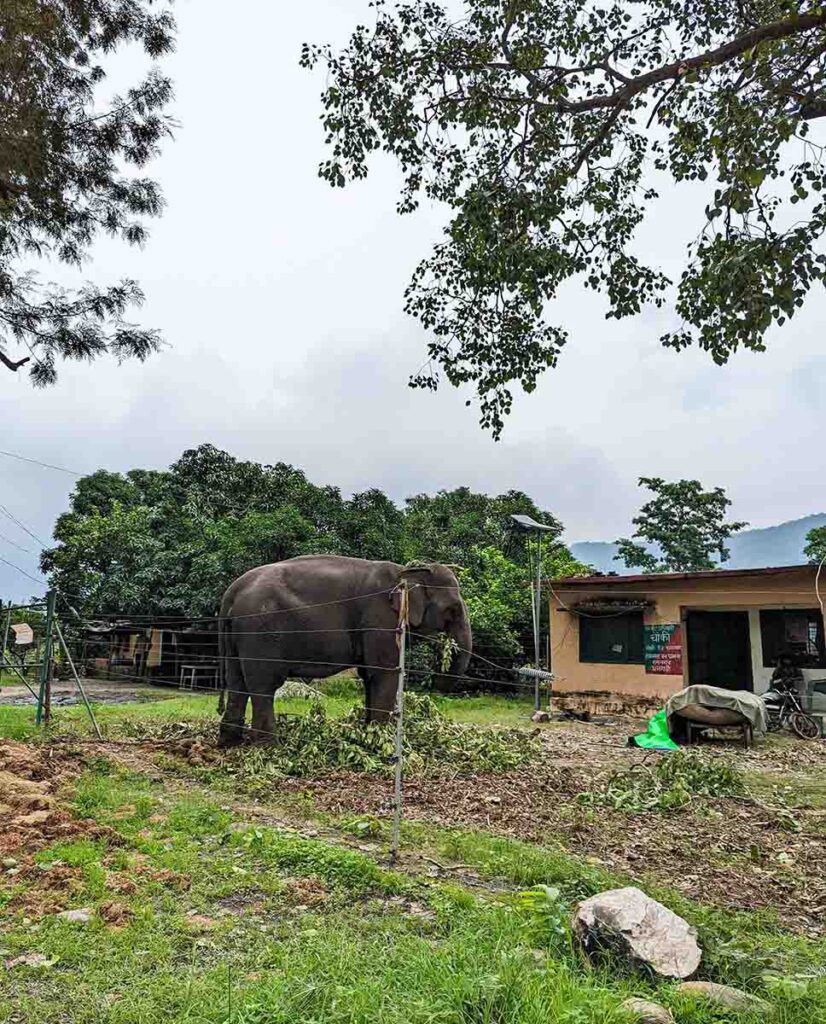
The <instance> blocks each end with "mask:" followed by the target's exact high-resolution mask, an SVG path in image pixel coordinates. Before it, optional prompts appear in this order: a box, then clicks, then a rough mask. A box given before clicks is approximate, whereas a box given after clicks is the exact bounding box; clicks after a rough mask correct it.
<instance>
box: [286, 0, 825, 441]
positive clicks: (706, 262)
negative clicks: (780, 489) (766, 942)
mask: <svg viewBox="0 0 826 1024" xmlns="http://www.w3.org/2000/svg"><path fill="white" fill-rule="evenodd" d="M370 6H371V7H374V8H375V11H376V16H375V23H374V24H373V25H372V26H370V27H368V26H365V25H359V26H358V27H356V28H355V30H354V32H353V34H352V36H351V38H350V40H349V43H348V44H347V46H346V47H345V48H344V49H342V50H340V51H337V50H335V49H333V48H331V47H329V46H316V45H305V47H304V50H303V53H302V64H303V65H304V66H306V67H310V68H311V67H314V66H316V65H317V64H319V63H320V64H322V65H324V66H325V69H326V73H327V85H326V87H325V89H324V92H323V95H322V101H323V108H324V112H323V115H322V120H323V126H324V130H325V132H326V138H327V142H328V144H329V147H330V155H329V158H328V159H326V160H325V161H324V162H323V163H322V164H321V167H320V174H321V176H322V177H323V178H325V179H326V180H327V181H328V182H329V183H330V184H331V185H334V186H343V185H345V184H346V183H347V182H348V181H351V180H353V179H359V178H364V177H365V176H366V175H367V172H368V164H369V161H370V158H371V156H372V155H373V154H374V153H375V152H377V151H384V152H386V153H388V154H390V155H391V156H393V157H395V158H396V159H397V160H398V162H399V164H400V166H401V169H402V171H403V175H404V186H403V189H402V193H401V197H400V200H399V203H398V211H399V212H400V213H410V212H412V211H414V210H415V209H416V208H417V206H418V205H419V203H420V201H421V199H422V197H425V198H426V199H428V200H430V201H435V202H437V203H441V204H444V205H445V206H446V207H447V209H448V211H449V213H450V219H449V222H448V224H447V226H446V227H445V229H444V235H443V238H442V240H441V241H440V242H439V243H438V244H437V245H436V246H435V247H434V249H433V251H432V253H431V254H430V255H429V256H427V257H426V258H425V259H424V260H423V261H422V262H421V263H420V264H419V266H418V268H417V269H416V271H415V272H414V274H413V278H412V280H411V282H410V285H409V287H408V289H407V292H406V300H405V308H406V309H407V311H408V312H409V313H411V314H413V315H414V316H415V317H417V318H418V319H419V320H420V321H421V322H422V324H423V325H424V326H425V327H426V328H427V329H428V331H429V335H430V339H429V341H428V356H429V362H428V363H427V364H426V366H425V369H424V370H423V371H422V372H420V373H419V374H417V375H416V376H415V377H414V378H413V380H412V383H413V384H414V385H416V386H420V387H428V388H435V387H436V386H438V381H439V376H440V372H441V373H443V374H444V375H445V376H446V378H447V380H448V381H449V382H450V383H451V384H454V385H460V384H466V383H471V384H473V385H474V386H475V388H476V391H477V394H478V397H479V399H480V402H481V418H482V423H483V424H484V425H486V426H489V427H491V428H492V429H493V431H494V433H495V434H496V435H498V434H499V432H500V431H501V429H502V425H503V416H504V415H505V414H506V413H507V412H508V410H509V409H510V406H511V401H512V395H511V387H512V386H513V385H514V384H515V383H518V384H519V385H521V387H522V388H523V389H524V390H526V391H531V390H533V388H534V387H535V385H536V381H537V378H538V376H539V375H540V373H541V372H542V371H543V370H545V369H546V368H547V367H552V366H554V365H556V362H557V359H558V356H559V353H560V350H561V348H562V346H563V345H564V343H565V341H566V338H567V332H566V330H565V327H564V325H562V324H559V323H555V322H553V321H548V320H547V319H546V315H545V314H546V307H547V305H548V303H549V302H550V301H552V300H553V299H554V298H555V297H556V296H557V295H558V294H559V291H560V288H561V287H562V286H563V285H564V284H565V283H566V282H568V281H571V280H578V281H580V282H581V283H582V284H583V285H584V286H585V287H587V288H591V289H594V290H595V291H598V292H601V293H602V294H603V295H604V296H605V299H606V301H607V316H608V317H613V318H620V317H626V316H630V315H634V314H637V313H639V312H640V311H641V310H642V309H643V307H644V306H646V305H648V304H651V303H653V304H654V305H656V306H661V305H663V304H664V303H666V302H669V303H673V307H674V310H675V313H676V317H677V321H676V322H678V324H679V326H675V327H674V328H673V329H671V330H668V331H666V332H665V333H663V335H662V338H661V340H662V342H663V344H664V345H666V346H669V347H672V348H674V349H678V350H680V349H684V348H685V347H686V346H689V345H698V346H700V347H701V348H702V349H704V350H706V351H707V352H709V354H710V355H711V357H712V359H713V360H714V361H715V362H716V363H724V362H726V361H727V360H728V359H729V357H730V356H731V355H732V354H733V353H734V352H736V351H737V350H738V349H740V348H747V349H753V350H757V351H759V350H762V349H763V348H764V345H765V338H766V333H767V331H768V330H769V329H770V328H771V327H772V326H773V325H781V324H783V323H784V322H785V321H787V320H788V319H790V318H791V317H792V316H793V315H794V313H795V312H796V311H797V309H798V308H799V307H800V306H801V305H802V304H803V301H804V299H805V297H806V295H807V293H808V291H809V289H810V288H811V287H812V286H813V285H814V284H816V283H818V282H822V281H823V280H824V275H825V274H826V255H824V254H823V252H822V251H821V249H820V248H819V247H820V244H821V241H822V238H823V233H824V230H825V229H826V203H824V199H823V195H822V193H823V187H824V182H826V163H824V161H823V145H822V144H821V143H822V141H823V140H822V137H821V141H818V136H816V135H815V133H814V132H813V131H812V129H811V126H812V124H814V123H816V122H817V119H818V118H821V117H823V116H824V115H826V8H824V7H823V5H822V4H821V3H820V2H819V0H803V2H801V0H692V2H690V3H687V2H685V0H604V2H589V3H582V0H553V2H551V0H465V2H464V3H463V4H462V5H461V8H462V9H461V16H458V17H454V16H453V13H454V5H452V4H448V3H447V2H439V0H428V2H427V3H414V2H410V0H397V2H393V3H388V2H386V0H374V2H373V3H371V5H370ZM455 13H458V12H455ZM682 182H704V183H706V185H705V197H706V200H705V209H704V210H701V209H700V208H698V217H697V225H696V231H694V232H692V236H693V238H691V239H689V238H687V239H686V243H687V245H688V250H687V254H686V258H685V263H684V267H683V270H682V273H681V275H680V277H679V280H678V281H677V282H676V284H675V283H674V282H673V281H672V280H670V279H669V277H668V276H667V275H666V274H665V273H664V272H663V270H662V269H661V268H660V267H657V266H654V265H651V264H650V263H649V262H648V261H646V259H645V257H644V254H641V253H640V252H639V251H638V250H637V249H636V248H635V232H636V230H637V228H638V226H639V225H640V223H641V222H642V221H643V219H644V218H645V217H646V215H647V214H648V213H649V211H650V210H651V208H652V204H653V203H654V201H655V200H656V199H657V198H658V191H659V190H660V189H662V188H669V187H671V186H672V185H673V184H674V183H682Z"/></svg>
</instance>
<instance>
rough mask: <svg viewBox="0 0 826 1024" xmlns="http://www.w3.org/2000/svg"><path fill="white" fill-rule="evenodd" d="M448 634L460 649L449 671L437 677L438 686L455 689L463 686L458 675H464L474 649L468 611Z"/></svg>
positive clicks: (453, 658)
mask: <svg viewBox="0 0 826 1024" xmlns="http://www.w3.org/2000/svg"><path fill="white" fill-rule="evenodd" d="M447 634H448V636H449V637H450V638H451V640H454V641H455V642H456V646H457V647H458V650H457V651H456V653H455V654H454V655H453V657H452V658H451V661H450V666H449V668H448V670H447V672H446V673H445V674H440V675H438V676H437V677H436V686H437V689H440V690H442V689H444V690H455V689H457V688H461V682H462V681H461V679H459V678H457V677H458V676H463V675H464V674H465V672H467V667H468V665H469V664H470V656H471V651H472V650H473V635H472V633H471V630H470V622H469V621H468V619H467V613H465V616H464V617H463V618H462V619H460V620H459V621H457V622H455V623H454V624H453V625H451V627H450V628H449V629H448V631H447Z"/></svg>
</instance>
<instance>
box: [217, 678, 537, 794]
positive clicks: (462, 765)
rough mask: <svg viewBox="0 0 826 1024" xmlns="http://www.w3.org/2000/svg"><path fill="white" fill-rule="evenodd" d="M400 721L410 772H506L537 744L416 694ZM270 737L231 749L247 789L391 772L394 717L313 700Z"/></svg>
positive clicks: (233, 763)
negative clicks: (467, 721)
mask: <svg viewBox="0 0 826 1024" xmlns="http://www.w3.org/2000/svg"><path fill="white" fill-rule="evenodd" d="M404 724H405V728H404V747H403V750H404V767H405V773H406V774H410V775H417V774H425V773H428V772H433V771H438V770H439V769H440V768H446V767H450V768H452V769H454V770H458V771H460V772H462V773H464V772H467V773H473V772H490V771H494V772H495V771H508V770H509V769H513V768H517V767H519V766H520V765H523V764H526V763H527V762H529V761H530V760H531V759H532V758H533V757H534V756H535V755H536V754H537V753H538V750H539V745H538V743H537V741H536V740H535V739H534V738H533V737H532V736H530V735H529V734H528V733H525V732H524V731H521V730H519V729H509V730H502V731H496V730H492V729H480V728H474V727H472V726H463V725H458V724H457V723H456V722H452V721H451V720H450V719H449V718H448V717H447V716H446V715H445V714H443V713H442V712H441V711H440V710H439V709H438V707H437V706H436V704H435V703H434V702H433V700H432V699H431V698H430V697H428V696H426V695H422V694H415V693H411V694H408V695H407V697H406V699H405V718H404ZM273 740H274V742H273V743H272V744H271V745H267V746H259V747H252V748H246V749H240V750H238V751H235V752H233V754H231V755H230V758H229V761H230V762H231V764H230V770H231V771H234V772H236V773H237V775H238V776H239V777H240V778H242V780H243V781H244V782H245V784H252V785H253V787H254V785H255V784H256V783H257V782H259V781H260V783H261V784H267V782H268V780H271V779H272V778H273V777H278V776H288V775H292V776H315V775H321V774H324V773H326V772H330V771H336V770H342V769H344V770H349V771H357V772H376V773H384V774H389V773H391V772H392V771H393V765H394V751H395V747H394V742H395V723H394V722H388V723H378V722H370V723H367V722H365V721H364V712H363V710H362V709H361V708H359V707H355V708H353V709H352V710H351V711H350V712H349V713H348V714H347V715H345V716H344V717H343V718H338V719H336V718H331V717H330V716H329V715H328V714H327V711H326V710H325V708H324V705H323V704H321V702H316V703H314V704H313V706H312V707H311V709H310V711H309V713H308V714H306V715H302V716H301V717H300V718H287V717H283V718H281V717H277V718H276V726H275V730H274V736H273Z"/></svg>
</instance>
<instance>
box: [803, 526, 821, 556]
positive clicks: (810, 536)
mask: <svg viewBox="0 0 826 1024" xmlns="http://www.w3.org/2000/svg"><path fill="white" fill-rule="evenodd" d="M803 554H804V555H805V556H806V557H807V558H808V559H809V561H810V562H820V561H821V559H824V558H826V526H816V527H815V528H814V530H809V532H808V533H807V534H806V547H805V548H804V549H803Z"/></svg>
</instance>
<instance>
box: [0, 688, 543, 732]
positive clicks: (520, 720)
mask: <svg viewBox="0 0 826 1024" xmlns="http://www.w3.org/2000/svg"><path fill="white" fill-rule="evenodd" d="M155 694H157V696H158V699H156V700H143V701H140V702H136V703H134V704H101V703H97V704H96V703H94V702H93V703H92V707H93V709H94V713H95V717H96V718H97V720H98V724H99V725H100V727H101V729H102V730H103V732H104V733H105V734H106V735H112V736H115V735H119V734H120V733H121V732H122V731H123V725H124V723H126V722H136V721H138V722H139V721H159V722H162V721H167V722H170V721H176V720H179V719H180V720H202V721H217V719H218V716H217V713H216V707H217V703H218V697H217V695H216V694H197V695H188V696H185V697H179V696H173V695H174V694H175V691H174V690H169V691H164V690H160V689H158V690H156V691H155ZM321 701H322V703H323V705H324V707H325V709H326V711H327V713H328V714H329V715H330V716H331V717H333V718H339V717H341V716H342V715H345V714H346V713H347V712H348V711H350V710H351V708H353V707H354V706H355V705H357V704H359V703H361V702H362V701H363V698H362V696H361V694H360V693H356V692H355V689H353V692H351V693H346V692H345V693H342V694H332V695H328V694H324V695H323V696H322V698H321ZM435 701H436V704H437V705H438V706H439V707H440V708H441V709H442V710H443V711H445V712H446V713H447V714H448V715H449V716H450V717H451V718H452V719H454V720H455V721H457V722H463V723H467V724H475V725H486V726H507V727H511V728H514V727H527V726H530V725H531V724H532V723H531V720H530V716H531V714H532V712H533V704H532V702H531V701H526V700H522V699H510V698H502V697H490V696H480V697H441V696H439V697H436V698H435ZM275 706H276V710H277V711H279V712H282V713H284V714H290V715H304V714H307V712H308V711H309V710H310V708H311V706H312V702H311V701H308V700H304V699H302V698H298V699H294V700H279V701H276V704H275ZM51 730H52V732H54V733H61V732H72V733H77V734H79V735H84V736H85V735H92V729H91V725H90V722H89V717H88V714H87V712H86V709H85V707H83V705H80V704H78V705H73V706H71V707H62V706H57V707H55V708H54V709H53V711H52V722H51ZM40 732H41V730H40V729H38V728H37V727H36V726H35V724H34V702H32V704H30V705H21V706H10V705H3V704H0V736H9V737H11V738H14V739H29V738H32V739H33V738H35V737H36V736H37V735H39V734H40Z"/></svg>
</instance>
